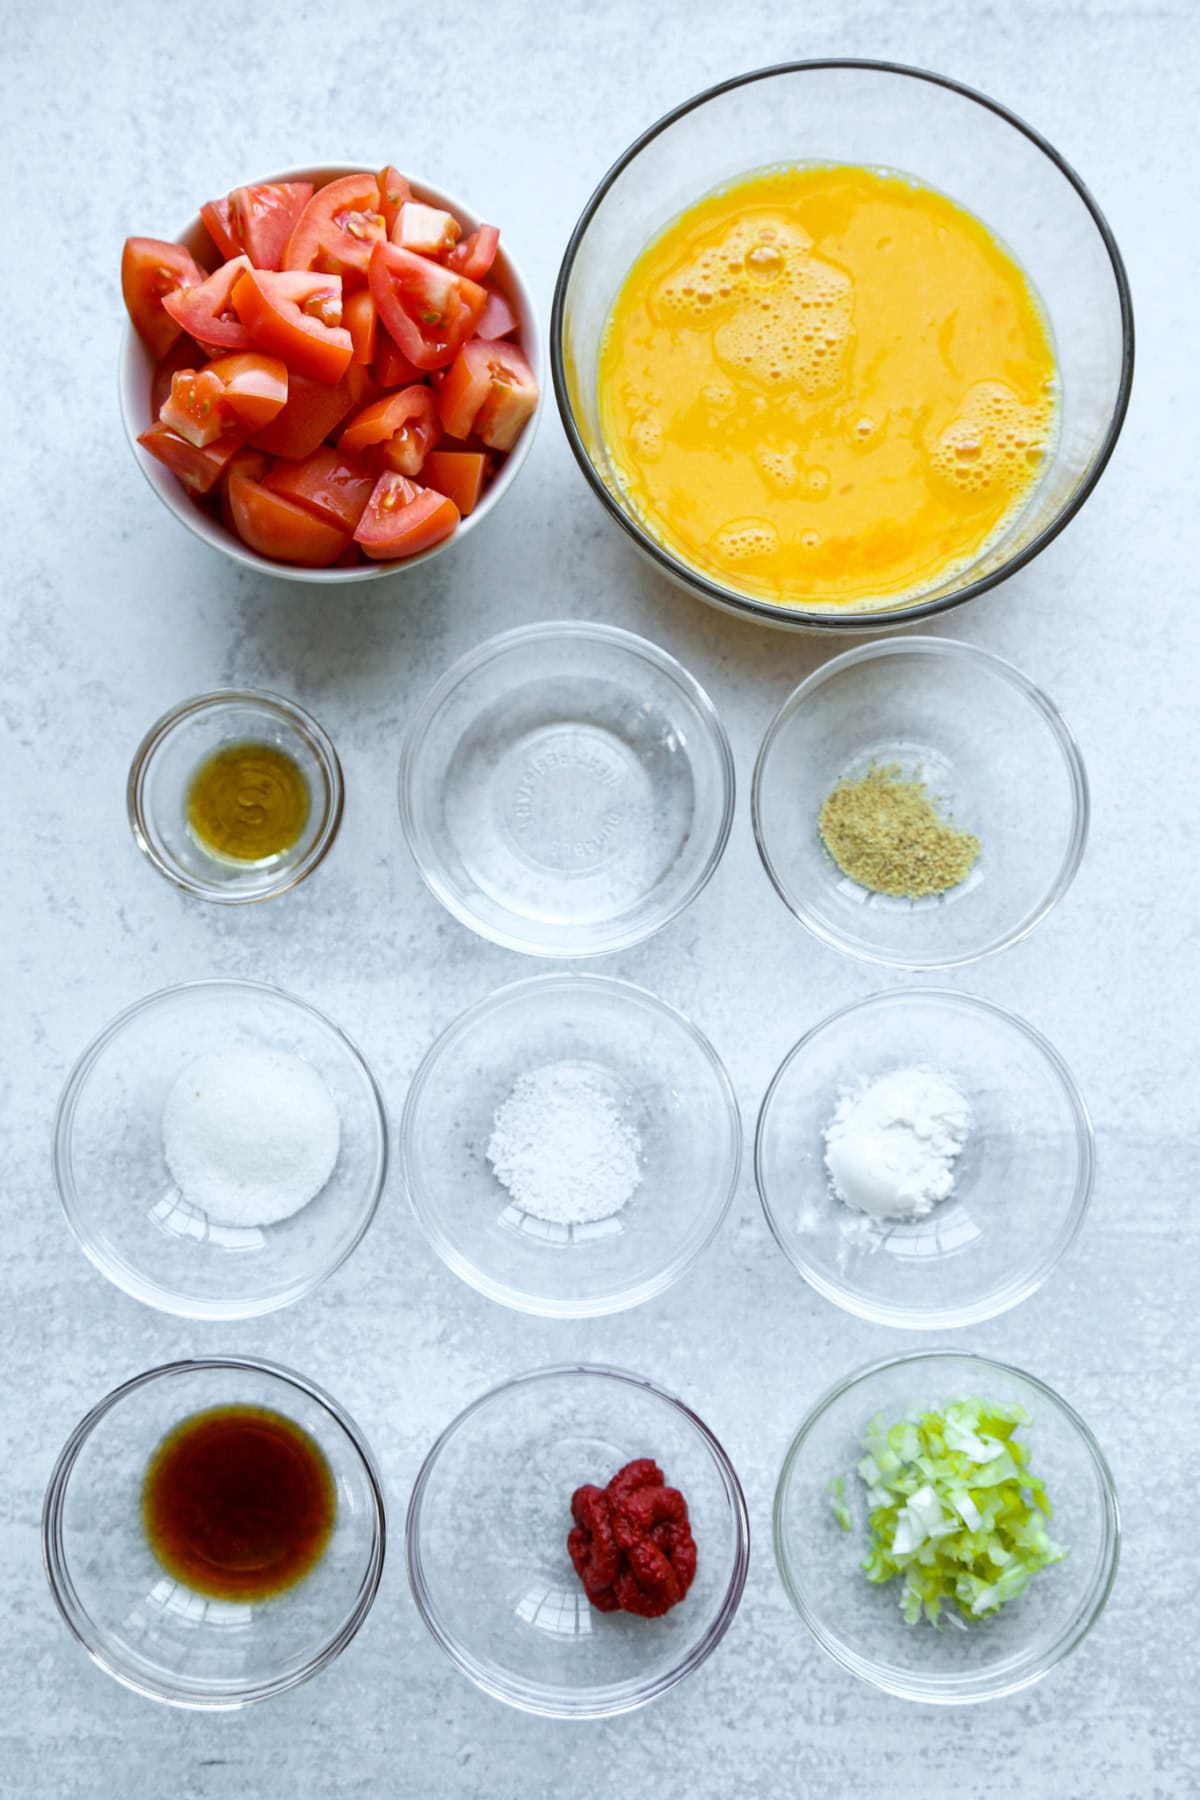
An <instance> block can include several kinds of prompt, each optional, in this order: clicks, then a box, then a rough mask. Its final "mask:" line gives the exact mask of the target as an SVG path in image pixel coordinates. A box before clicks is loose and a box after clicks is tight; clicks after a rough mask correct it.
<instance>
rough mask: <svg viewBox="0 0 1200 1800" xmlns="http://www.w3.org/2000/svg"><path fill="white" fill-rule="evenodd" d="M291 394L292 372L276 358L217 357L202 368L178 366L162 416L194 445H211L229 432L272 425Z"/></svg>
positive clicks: (174, 429)
mask: <svg viewBox="0 0 1200 1800" xmlns="http://www.w3.org/2000/svg"><path fill="white" fill-rule="evenodd" d="M287 397H288V372H287V368H286V367H285V365H284V364H283V363H281V362H279V361H278V360H277V358H275V357H273V356H259V355H257V354H255V353H253V352H249V353H241V354H238V355H235V356H219V357H217V359H216V361H215V362H210V363H207V364H206V365H205V366H204V368H202V369H200V370H196V369H180V370H179V371H178V372H177V373H176V374H175V375H174V376H173V377H172V379H171V392H170V396H169V398H168V399H167V400H166V402H165V403H164V405H163V407H162V410H161V412H160V414H159V417H160V418H161V419H162V422H163V424H164V425H169V426H170V427H171V429H172V431H177V432H178V433H179V435H180V437H185V438H187V440H188V442H189V443H191V444H197V445H203V444H210V443H211V442H212V441H213V439H214V438H217V437H220V436H222V435H223V434H224V433H225V432H228V431H240V432H241V434H242V436H243V437H245V436H246V435H247V433H249V432H251V431H257V430H259V429H260V428H261V427H262V426H264V425H269V424H270V422H271V420H272V419H274V418H275V417H276V416H277V415H278V414H279V413H280V412H282V411H283V407H284V404H285V402H286V401H287Z"/></svg>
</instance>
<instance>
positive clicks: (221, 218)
mask: <svg viewBox="0 0 1200 1800" xmlns="http://www.w3.org/2000/svg"><path fill="white" fill-rule="evenodd" d="M200 217H201V218H202V219H203V221H204V229H205V230H206V231H207V233H208V235H209V237H210V238H211V239H212V241H213V243H214V245H215V246H216V250H217V254H218V255H219V256H223V257H224V258H225V259H226V261H228V259H229V258H230V257H231V256H240V255H241V253H242V246H241V245H240V244H239V243H238V241H237V238H236V237H235V236H234V230H233V221H232V220H231V219H230V217H229V195H228V194H226V195H225V196H224V198H223V199H220V200H206V201H205V202H204V205H203V206H202V207H201V208H200Z"/></svg>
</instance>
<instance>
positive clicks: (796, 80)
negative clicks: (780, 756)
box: [550, 60, 1133, 632]
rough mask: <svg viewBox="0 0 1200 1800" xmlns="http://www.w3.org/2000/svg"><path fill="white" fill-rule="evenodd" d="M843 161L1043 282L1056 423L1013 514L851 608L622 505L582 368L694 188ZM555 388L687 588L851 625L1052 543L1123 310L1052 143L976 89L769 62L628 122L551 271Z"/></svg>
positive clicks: (1098, 238) (1017, 563)
mask: <svg viewBox="0 0 1200 1800" xmlns="http://www.w3.org/2000/svg"><path fill="white" fill-rule="evenodd" d="M811 162H825V163H854V164H860V165H867V166H871V167H882V168H886V169H891V170H897V171H901V172H903V173H905V174H908V175H912V176H915V177H917V178H918V179H920V180H922V181H925V182H927V183H928V184H929V185H930V186H932V187H935V188H938V189H940V190H941V191H942V192H944V193H946V194H948V195H949V196H950V198H951V199H953V200H955V201H957V202H958V203H959V204H960V205H961V206H964V207H966V208H967V209H968V210H969V211H970V212H972V213H974V214H975V215H976V216H977V217H978V218H979V219H981V220H983V222H984V223H985V224H986V225H987V226H988V227H989V229H990V230H991V231H993V232H994V233H995V234H996V235H997V236H998V237H999V238H1000V239H1002V240H1003V242H1004V243H1005V244H1007V245H1008V247H1009V249H1010V250H1011V251H1012V253H1013V254H1014V255H1015V256H1016V258H1017V260H1018V262H1019V263H1020V264H1021V265H1022V267H1023V268H1024V270H1025V272H1026V273H1027V275H1028V276H1029V277H1030V278H1031V279H1032V281H1033V284H1034V286H1035V287H1036V289H1037V290H1038V292H1039V294H1040V295H1041V298H1042V301H1043V302H1044V305H1045V307H1046V310H1047V313H1048V315H1049V319H1050V324H1051V328H1052V331H1053V333H1054V337H1055V340H1056V345H1057V356H1058V363H1059V374H1060V377H1061V389H1062V401H1061V405H1062V414H1061V429H1060V432H1059V438H1058V444H1057V448H1056V450H1055V453H1054V456H1053V459H1052V460H1051V461H1049V462H1048V464H1047V467H1046V469H1045V471H1044V473H1043V476H1042V479H1041V480H1040V482H1039V483H1038V486H1037V488H1036V490H1035V492H1034V493H1033V495H1032V496H1031V498H1030V500H1029V503H1028V505H1027V506H1026V507H1025V509H1024V510H1023V511H1022V512H1021V514H1020V515H1019V517H1018V518H1017V520H1016V521H1015V523H1014V524H1013V525H1012V527H1011V529H1010V530H1009V531H1008V532H1007V533H1006V534H1005V535H1004V536H1003V537H1002V538H1001V539H1000V541H999V542H997V543H995V544H993V545H991V546H990V547H988V548H986V549H985V550H984V552H983V554H982V555H981V556H980V557H979V558H978V559H977V560H976V561H975V562H974V563H973V564H971V565H970V566H969V567H968V568H966V569H965V570H961V569H960V570H958V571H956V572H955V573H954V574H953V575H952V576H951V577H949V578H948V579H947V580H946V581H945V582H943V584H942V585H941V586H939V587H936V588H934V589H932V590H930V591H927V592H924V593H922V594H921V595H920V597H919V598H918V599H914V600H912V601H910V602H909V603H908V604H905V603H904V602H903V600H901V601H899V602H896V601H881V602H880V603H879V604H878V605H877V606H872V605H870V604H869V603H868V604H867V605H865V606H863V607H857V608H856V609H855V610H854V611H849V610H846V611H838V610H837V609H835V608H828V607H826V608H818V607H813V608H811V609H804V608H798V607H791V606H781V605H775V604H773V603H771V602H769V601H763V600H758V599H754V598H752V597H750V596H748V595H745V594H741V593H738V592H737V591H736V590H735V589H733V588H730V587H726V586H724V585H723V584H721V583H719V582H717V581H715V580H713V579H712V578H711V577H710V576H708V575H705V574H703V573H701V572H700V571H699V570H697V569H695V568H693V567H691V566H690V565H689V564H687V563H685V562H684V561H682V560H681V559H680V558H679V557H677V556H676V555H674V554H673V553H672V552H671V551H670V550H669V549H668V548H667V547H666V545H665V544H663V543H661V542H660V541H659V540H658V539H657V538H656V537H655V535H654V533H653V532H652V531H651V530H650V529H648V528H647V525H646V523H645V522H644V521H642V520H641V519H639V518H638V517H636V516H635V514H634V512H633V510H632V508H631V507H630V505H629V503H628V501H627V500H626V499H625V497H624V495H623V493H622V489H621V485H620V482H619V481H618V479H617V477H616V474H615V472H614V470H613V468H612V466H611V463H610V460H609V457H608V454H607V451H606V448H605V444H604V438H603V433H602V431H601V428H600V418H599V409H598V402H597V393H596V369H597V361H598V355H599V350H600V345H601V341H602V337H603V333H604V329H605V324H606V321H607V319H608V315H609V311H610V309H611V307H612V304H613V301H614V300H615V298H616V295H617V293H618V291H619V289H620V286H621V284H622V282H623V281H624V279H625V275H626V273H627V272H628V270H629V269H630V268H631V266H632V265H633V263H634V262H635V261H636V259H637V257H638V256H639V255H640V253H641V252H642V250H643V249H644V248H645V247H646V245H647V244H648V243H649V242H650V240H651V239H652V238H654V237H655V236H657V234H658V233H659V232H660V231H662V230H663V229H664V227H665V226H666V225H668V224H669V223H670V222H671V220H673V219H675V218H677V217H678V216H679V214H680V213H682V212H684V211H686V210H687V208H688V207H689V206H690V205H692V204H693V203H694V202H695V201H697V200H699V199H700V198H701V197H702V196H703V195H705V194H707V193H709V192H711V191H712V190H713V189H714V188H716V187H719V186H720V185H721V183H723V182H726V181H729V180H730V179H732V178H734V177H737V176H740V175H743V174H748V173H749V172H751V171H752V170H755V169H763V168H767V167H770V166H778V165H780V164H790V163H811ZM550 355H551V366H552V369H553V375H554V390H555V395H556V397H557V400H558V406H559V411H560V412H561V414H562V418H563V424H564V426H565V428H566V432H567V437H568V439H569V441H570V444H571V448H572V450H573V451H574V453H575V456H576V459H577V460H578V462H579V465H580V467H581V469H582V470H583V472H584V475H585V476H586V477H587V480H588V483H589V485H590V487H591V488H592V490H593V492H594V493H595V494H596V495H597V496H598V498H599V499H600V501H601V503H602V504H603V506H604V508H605V510H606V511H607V512H608V514H609V515H610V517H611V518H613V519H615V520H616V522H617V524H618V525H620V526H621V527H622V529H623V530H624V531H625V532H627V533H628V535H629V537H630V538H632V540H633V542H634V543H635V544H636V545H637V546H638V548H639V549H641V550H642V551H644V552H645V554H646V555H647V556H648V557H649V558H650V559H651V561H652V562H653V563H655V565H656V566H657V567H658V568H660V569H661V570H663V571H664V572H665V573H666V574H668V575H670V576H672V577H673V578H674V579H675V580H677V581H679V582H680V583H682V585H683V586H684V587H686V588H687V589H689V590H690V591H691V592H692V593H693V594H696V595H698V596H699V597H700V598H701V599H703V600H707V601H710V602H711V603H712V604H714V605H716V606H720V607H724V608H725V609H726V610H728V611H730V612H735V613H738V614H740V615H742V616H743V617H745V618H750V619H756V620H758V621H759V622H761V623H765V624H771V625H781V626H790V627H808V628H811V629H816V630H821V631H860V632H861V631H865V630H870V629H872V628H873V627H877V626H879V625H882V624H894V623H895V622H896V621H897V620H898V619H899V618H901V617H903V618H904V619H918V618H927V617H930V616H931V615H933V614H936V613H940V612H943V611H945V610H946V608H947V607H951V606H957V605H959V604H961V602H962V601H964V600H970V599H972V598H973V597H974V596H975V595H976V594H982V593H985V592H986V591H987V589H989V588H992V587H995V585H996V584H997V582H999V581H1002V580H1003V579H1004V578H1005V577H1006V576H1008V575H1011V574H1012V573H1013V572H1014V570H1016V569H1019V568H1021V567H1023V566H1024V564H1026V563H1027V562H1029V561H1030V559H1031V558H1032V557H1034V556H1036V555H1037V553H1038V552H1039V550H1041V549H1043V548H1044V547H1045V545H1046V544H1048V543H1050V542H1051V540H1052V539H1053V538H1055V537H1056V536H1057V535H1058V533H1059V532H1060V531H1061V530H1062V528H1063V526H1064V525H1066V524H1067V523H1068V521H1069V520H1070V519H1072V518H1073V517H1074V515H1075V514H1076V513H1077V512H1078V511H1079V508H1080V507H1081V506H1082V505H1083V503H1084V501H1085V500H1086V499H1087V497H1088V495H1089V494H1090V493H1091V491H1092V489H1093V488H1094V487H1095V485H1096V482H1097V481H1098V480H1099V478H1100V475H1101V473H1102V472H1103V469H1104V466H1105V464H1106V463H1107V461H1108V459H1109V457H1110V456H1111V454H1112V450H1113V446H1114V445H1115V443H1116V441H1117V437H1118V435H1119V433H1120V430H1121V425H1122V423H1123V421H1124V418H1125V410H1126V406H1127V404H1128V400H1129V389H1130V383H1131V381H1132V376H1133V312H1132V307H1131V304H1130V298H1129V285H1128V282H1127V280H1126V276H1125V269H1124V266H1123V264H1122V262H1121V257H1120V253H1119V251H1118V249H1117V246H1116V243H1115V241H1114V239H1113V235H1112V232H1111V231H1110V230H1109V227H1108V224H1107V222H1106V221H1105V219H1104V217H1103V215H1102V213H1101V212H1100V209H1099V207H1098V206H1097V205H1096V202H1095V201H1094V200H1093V198H1092V196H1091V195H1090V194H1089V192H1088V190H1087V188H1086V187H1085V186H1084V185H1083V183H1082V181H1081V180H1080V179H1079V177H1078V176H1077V175H1076V174H1075V172H1074V170H1073V169H1072V168H1070V166H1069V165H1068V164H1067V163H1066V162H1064V160H1063V158H1062V157H1061V156H1060V155H1059V153H1058V151H1057V150H1055V149H1054V148H1053V146H1052V145H1050V144H1048V143H1047V142H1046V140H1045V138H1043V137H1041V136H1040V135H1039V134H1038V133H1037V132H1036V131H1034V130H1033V128H1032V127H1031V126H1029V125H1027V124H1025V123H1024V121H1023V120H1021V119H1019V118H1017V116H1016V115H1015V114H1014V113H1010V112H1008V111H1007V110H1006V109H1005V108H1004V107H1002V106H1000V105H999V104H997V102H996V101H994V100H991V99H989V98H988V97H987V96H986V95H983V94H977V93H975V92H973V91H972V90H971V89H970V88H966V87H963V86H961V85H960V84H959V83H957V82H954V81H949V80H947V79H946V78H945V77H943V76H940V75H934V74H931V73H929V72H928V71H926V70H923V69H909V68H904V67H901V66H898V65H896V64H890V63H876V62H859V61H849V60H837V61H822V62H806V63H790V64H783V65H781V66H779V67H777V68H771V69H760V70H756V71H755V72H754V73H752V74H748V75H740V76H737V77H735V78H734V79H733V80H731V81H726V82H722V83H721V84H720V86H718V87H714V88H709V89H708V90H707V91H706V92H704V93H702V94H697V95H696V96H694V98H692V99H691V100H688V101H685V102H684V104H683V105H682V106H679V107H676V108H675V110H674V111H673V112H670V113H668V114H667V115H666V116H665V117H664V118H662V119H660V120H658V122H657V123H656V124H654V125H652V126H651V127H650V129H649V130H648V131H645V132H643V134H642V136H641V137H639V138H638V139H637V141H636V142H635V143H633V144H631V145H630V147H629V149H628V150H626V151H625V152H624V154H623V155H622V156H621V157H620V158H619V159H618V161H617V162H616V163H615V164H614V165H613V167H612V168H611V169H610V170H609V172H608V174H607V175H606V176H605V177H604V179H603V181H602V182H601V183H600V186H599V187H598V188H597V189H596V191H595V193H594V194H593V195H592V197H591V199H590V200H589V201H588V203H587V205H586V207H585V208H584V211H583V214H582V217H581V218H580V220H579V223H578V225H577V226H576V227H575V231H574V233H573V234H572V237H571V240H570V243H569V244H568V245H567V250H566V254H565V256H564V257H563V262H562V267H561V269H560V271H559V276H558V283H557V286H556V288H555V294H554V309H553V314H552V317H551V324H550Z"/></svg>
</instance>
